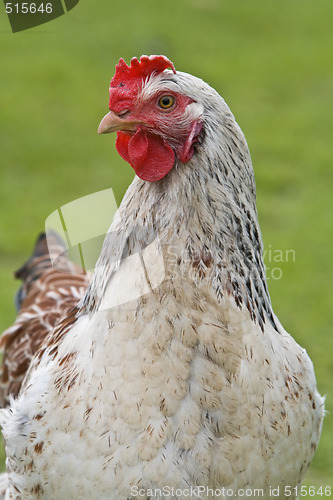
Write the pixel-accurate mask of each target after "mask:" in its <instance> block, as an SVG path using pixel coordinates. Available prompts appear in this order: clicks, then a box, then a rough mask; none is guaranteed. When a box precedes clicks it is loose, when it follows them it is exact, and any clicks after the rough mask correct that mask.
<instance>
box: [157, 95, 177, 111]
mask: <svg viewBox="0 0 333 500" xmlns="http://www.w3.org/2000/svg"><path fill="white" fill-rule="evenodd" d="M174 103H175V99H174V97H172V95H164V96H163V97H161V99H159V101H158V105H159V106H160V107H161V108H163V109H169V108H171V106H173V105H174Z"/></svg>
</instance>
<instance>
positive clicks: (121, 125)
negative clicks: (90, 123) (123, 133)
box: [98, 111, 137, 134]
mask: <svg viewBox="0 0 333 500" xmlns="http://www.w3.org/2000/svg"><path fill="white" fill-rule="evenodd" d="M136 125H137V122H136V121H133V120H126V119H125V118H121V117H119V116H118V115H116V113H114V112H113V111H110V112H109V113H107V114H106V115H105V116H104V118H102V121H101V123H100V124H99V127H98V133H99V134H110V133H111V132H116V131H117V130H132V131H134V130H136Z"/></svg>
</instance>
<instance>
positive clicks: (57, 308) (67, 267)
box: [0, 232, 89, 407]
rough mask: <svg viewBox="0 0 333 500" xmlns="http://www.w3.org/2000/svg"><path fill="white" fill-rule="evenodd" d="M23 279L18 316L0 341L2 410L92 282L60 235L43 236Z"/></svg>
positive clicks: (19, 274)
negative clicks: (45, 342) (68, 254)
mask: <svg viewBox="0 0 333 500" xmlns="http://www.w3.org/2000/svg"><path fill="white" fill-rule="evenodd" d="M15 277H16V278H20V279H22V280H23V284H22V286H21V288H20V289H19V292H18V293H17V295H16V300H15V302H16V306H17V309H18V317H17V319H16V321H15V323H14V325H13V326H12V327H10V328H8V329H7V330H6V331H5V332H4V333H3V334H2V336H1V338H0V348H1V349H2V351H3V357H2V365H1V371H0V407H5V406H7V405H8V403H9V397H10V395H11V396H17V394H18V392H19V389H20V387H21V383H22V380H23V378H24V376H25V373H26V371H27V369H28V367H29V364H30V361H31V359H32V356H33V355H34V354H35V352H36V351H37V350H38V349H39V347H40V346H41V344H42V342H43V340H44V339H45V337H46V335H47V334H48V333H49V332H50V331H51V330H52V329H53V327H54V326H55V325H56V324H57V323H58V322H59V321H60V320H61V318H62V317H63V316H65V315H67V314H68V313H70V311H71V310H72V309H73V308H74V307H75V306H76V304H77V303H78V301H79V299H80V298H81V297H82V296H83V294H84V292H85V291H86V289H87V286H88V283H89V276H88V274H86V273H84V272H83V271H82V269H79V268H78V266H76V265H75V264H74V263H73V262H71V261H70V260H69V259H68V258H67V257H66V253H65V245H64V242H63V241H62V240H61V238H59V236H58V235H57V234H56V233H52V232H49V233H48V237H46V234H45V233H42V234H40V235H39V237H38V239H37V242H36V244H35V248H34V251H33V254H32V256H31V257H30V259H29V260H28V261H27V262H26V263H25V264H24V265H23V266H22V267H21V268H20V269H18V270H17V271H16V272H15Z"/></svg>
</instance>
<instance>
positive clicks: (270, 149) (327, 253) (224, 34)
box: [0, 0, 333, 498]
mask: <svg viewBox="0 0 333 500" xmlns="http://www.w3.org/2000/svg"><path fill="white" fill-rule="evenodd" d="M332 20H333V2H332V0H316V1H313V0H280V1H278V2H277V1H275V2H268V1H266V0H220V1H219V0H168V2H157V1H156V0H142V1H139V2H133V1H132V2H131V1H126V2H125V1H121V0H113V1H111V0H98V2H83V1H82V2H80V3H79V4H78V6H77V7H75V8H74V9H73V10H72V11H71V12H69V13H68V14H66V15H65V16H62V17H60V18H58V19H56V20H54V21H52V22H51V23H49V24H46V25H43V26H40V27H38V28H34V29H31V30H28V31H25V32H21V33H16V34H12V33H11V31H10V26H9V22H8V20H7V18H6V15H5V12H4V7H3V4H2V3H1V6H0V141H1V143H0V156H1V159H0V168H1V181H0V204H1V205H0V209H1V212H0V280H1V288H0V330H3V329H5V328H6V327H7V326H9V325H10V324H11V322H12V321H13V319H14V317H15V311H14V307H13V301H12V297H13V294H14V292H15V290H16V288H17V283H15V282H14V281H13V278H12V271H13V270H14V269H15V268H17V267H18V266H19V265H20V264H21V263H22V262H23V261H24V260H25V259H26V257H27V255H28V254H29V253H30V250H31V247H32V244H33V242H34V240H35V237H36V235H37V233H38V232H39V231H40V230H42V229H43V227H44V222H45V219H46V217H47V216H48V215H49V214H50V213H51V212H53V211H54V210H55V209H57V208H58V207H60V206H61V205H63V204H65V203H68V202H70V201H72V200H74V199H76V198H79V197H81V196H84V195H87V194H89V193H93V192H95V191H99V190H102V189H105V188H109V187H112V188H113V189H114V192H115V194H116V198H117V201H118V203H119V202H120V200H121V198H122V196H123V194H124V192H125V190H126V188H127V186H128V185H129V183H130V181H131V179H132V178H133V171H132V169H131V168H130V166H129V165H127V163H125V162H124V161H122V160H121V159H120V158H119V157H118V155H117V154H116V152H115V149H114V137H112V136H103V137H100V136H98V135H97V133H96V130H97V126H98V123H99V120H100V118H101V117H102V116H103V115H104V114H105V113H106V111H107V101H108V84H109V79H110V77H111V76H112V74H113V72H114V66H115V64H116V62H117V61H118V59H119V57H124V58H125V60H127V62H129V60H130V58H131V57H132V56H140V55H141V54H154V53H164V54H166V55H167V56H168V57H169V58H170V59H171V60H172V61H173V62H174V64H175V66H176V68H178V69H179V70H182V71H187V72H189V73H192V74H195V75H196V76H199V77H201V78H203V79H204V80H206V81H207V82H208V83H210V84H211V85H212V86H213V87H215V88H216V89H217V90H218V91H219V92H220V93H221V95H223V97H224V98H225V99H226V101H227V103H228V104H229V106H230V107H231V109H232V111H233V112H234V114H235V116H236V118H237V120H238V122H239V123H240V125H241V127H242V129H243V130H244V132H245V135H246V137H247V140H248V143H249V146H250V150H251V153H252V158H253V164H254V169H255V174H256V180H257V192H258V211H259V218H260V223H261V229H262V233H263V238H264V243H265V247H266V249H267V250H269V249H270V250H271V251H272V252H273V251H274V252H275V251H276V250H279V251H281V252H285V251H286V250H289V249H292V250H294V252H295V260H294V259H289V260H288V262H286V261H285V262H282V263H280V262H278V263H277V262H274V261H273V262H267V259H266V263H267V266H268V267H270V268H275V267H279V268H281V270H282V277H281V279H273V276H272V275H271V274H270V272H269V273H268V274H269V278H270V279H269V287H270V292H271V296H272V301H273V306H274V309H275V312H276V313H277V314H278V316H279V318H280V320H281V322H282V324H283V325H284V326H285V328H286V329H287V330H288V331H290V332H291V333H292V334H293V336H294V337H295V339H296V340H297V341H298V342H299V343H300V344H301V345H302V346H304V347H305V348H306V349H307V351H308V353H309V354H310V356H311V358H312V360H313V362H314V366H315V370H316V375H317V379H318V387H319V390H320V392H321V393H322V394H327V410H328V414H327V416H326V419H325V423H324V429H323V434H322V439H321V442H320V445H319V448H318V451H317V453H316V456H315V459H314V461H313V463H312V465H311V468H310V470H309V473H308V475H307V479H306V484H307V485H315V486H320V485H323V486H326V485H331V484H332V477H333V422H332V411H333V403H332V401H333V395H332V392H333V391H332V389H333V356H332V353H333V336H332V324H333V317H332V303H333V274H332V243H333V237H332V225H333V224H332V192H333V172H332V149H333V148H332V136H333V118H332V111H333V105H332V104H333V102H332V101H333V100H332V95H333V29H332ZM276 255H277V254H276V253H274V256H276ZM284 260H286V259H284ZM317 497H318V498H319V497H320V495H317Z"/></svg>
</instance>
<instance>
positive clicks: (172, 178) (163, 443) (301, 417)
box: [1, 69, 323, 500]
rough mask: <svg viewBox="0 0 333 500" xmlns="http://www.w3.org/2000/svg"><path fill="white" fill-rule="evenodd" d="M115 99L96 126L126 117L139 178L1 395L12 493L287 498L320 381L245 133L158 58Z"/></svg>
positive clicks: (312, 423) (121, 123)
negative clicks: (68, 306) (14, 394)
mask: <svg viewBox="0 0 333 500" xmlns="http://www.w3.org/2000/svg"><path fill="white" fill-rule="evenodd" d="M120 83H123V82H120ZM125 86H126V85H125ZM119 87H121V88H122V87H124V84H123V85H122V86H120V85H119ZM170 95H171V96H173V97H174V98H175V101H176V106H177V105H178V103H180V107H181V114H179V115H178V117H177V121H176V122H173V118H172V113H173V111H169V112H166V113H164V111H162V112H161V113H162V114H161V115H158V120H157V121H156V116H157V114H156V113H157V111H156V109H155V110H152V111H151V114H150V113H149V105H155V104H154V103H156V102H158V103H159V102H160V99H161V96H162V97H163V96H164V97H165V96H170ZM111 96H112V91H111ZM123 100H124V99H123V98H122V100H121V99H119V100H117V99H113V101H112V106H111V100H110V107H111V111H110V113H111V115H110V114H109V115H108V118H105V119H104V122H102V129H103V130H102V131H106V130H107V131H109V130H121V132H120V134H124V133H125V134H127V136H126V137H125V136H123V135H119V133H118V139H117V143H118V144H117V148H118V150H120V152H121V154H122V156H123V157H125V158H126V159H127V160H128V161H130V162H131V164H132V166H133V168H135V170H136V172H137V174H138V175H140V176H141V177H142V178H139V177H136V178H135V179H134V181H133V183H132V184H131V186H130V187H129V189H128V191H127V193H126V195H125V197H124V199H123V201H122V203H121V206H120V208H119V210H118V212H117V215H116V217H115V220H114V222H113V224H112V225H111V228H110V231H109V233H108V235H107V238H106V240H105V243H104V246H103V249H102V253H101V256H100V258H99V261H98V263H97V266H96V270H95V274H94V276H93V278H92V281H91V284H90V286H89V288H88V290H87V292H86V295H85V297H84V298H83V300H82V301H81V303H80V305H79V307H78V309H77V311H76V315H75V317H74V318H73V317H72V318H71V321H69V322H68V327H66V325H65V324H62V326H61V327H58V329H56V330H55V331H54V333H53V335H52V336H50V337H49V338H48V341H47V342H46V343H44V345H43V346H42V348H41V349H40V350H39V352H38V353H37V355H36V356H35V358H34V359H33V361H32V363H31V366H30V369H29V372H28V375H27V377H26V379H25V382H24V386H23V389H22V391H21V393H20V396H19V398H18V399H16V400H15V401H13V402H12V405H11V407H10V409H9V410H3V412H2V415H1V423H2V426H3V432H4V436H5V440H6V451H7V468H8V473H9V486H8V490H7V497H6V498H16V499H19V498H21V499H25V498H35V499H37V498H41V499H51V498H52V499H54V500H56V499H63V498H68V499H77V498H81V499H117V500H127V499H134V498H136V497H138V495H139V498H142V499H146V500H148V499H150V500H153V499H157V498H161V499H167V498H178V499H181V498H188V497H189V496H190V495H189V493H190V494H191V496H192V497H193V498H201V499H208V498H214V497H216V496H218V493H219V490H221V489H223V488H224V490H223V493H224V495H220V498H221V497H222V498H223V496H224V497H226V498H227V497H230V496H233V498H241V497H242V496H243V494H242V492H244V490H245V489H248V490H251V491H252V492H254V491H255V490H258V489H259V490H260V491H262V494H260V496H261V497H262V498H265V499H268V498H270V496H271V493H270V492H271V488H279V496H278V498H286V497H287V495H286V490H285V487H286V486H288V487H290V488H291V489H292V488H294V487H295V486H297V485H299V484H300V482H301V480H302V477H303V476H304V473H305V471H306V469H307V467H308V465H309V463H310V461H311V458H312V456H313V453H314V451H315V448H316V446H317V443H318V440H319V436H320V429H321V424H322V418H323V399H322V398H321V397H320V395H319V394H318V392H317V389H316V381H315V376H314V372H313V367H312V363H311V361H310V359H309V357H308V356H307V354H306V352H305V350H304V349H302V348H301V347H300V346H299V345H298V344H297V343H296V342H295V341H294V340H293V338H292V337H291V336H290V335H289V334H288V333H287V332H286V331H285V330H284V329H283V327H282V326H281V325H280V323H279V321H278V319H277V318H276V316H275V315H274V313H273V311H272V306H271V301H270V297H269V294H268V290H267V284H266V278H265V272H264V264H263V260H262V243H261V237H260V230H259V226H258V221H257V214H256V202H255V182H254V176H253V170H252V165H251V159H250V154H249V151H248V148H247V144H246V141H245V138H244V136H243V134H242V132H241V130H240V128H239V127H238V125H237V123H236V122H235V120H234V117H233V115H232V114H231V112H230V110H229V108H228V107H227V105H226V104H225V102H224V100H223V99H222V98H221V97H220V96H219V95H218V94H217V93H216V92H215V91H214V90H213V89H211V88H210V87H209V86H208V85H207V84H205V83H204V82H202V81H201V80H199V79H197V78H195V77H193V76H191V75H187V74H185V73H179V72H177V73H176V74H175V73H174V72H171V71H167V70H165V69H163V70H159V71H155V72H154V71H152V72H151V75H149V77H148V78H144V79H143V81H142V84H141V86H140V87H138V89H137V91H136V94H135V95H134V96H133V98H132V101H129V100H127V101H126V103H125V105H124V103H123V102H122V101H123ZM115 103H116V104H115ZM119 103H120V104H119ZM133 103H134V104H133ZM116 105H117V106H118V107H116ZM137 105H138V107H136V106H137ZM131 106H133V107H131ZM145 106H146V107H145ZM112 107H113V108H114V109H112ZM142 110H144V113H146V115H147V118H146V119H145V114H144V113H143V112H142ZM175 111H177V110H175ZM163 113H164V114H163ZM180 116H181V117H182V123H180ZM161 123H164V125H165V126H162V125H161ZM151 134H152V135H153V137H152V136H151ZM119 137H120V139H119ZM177 137H178V140H177ZM131 141H132V142H131ZM152 145H153V146H152ZM168 147H170V148H171V150H172V154H173V155H174V156H173V160H172V161H173V164H172V168H171V169H169V170H168V168H169V166H170V161H171V160H170V158H171V157H172V154H171V153H170V151H169V149H168ZM147 151H148V152H149V151H153V153H154V155H155V156H154V158H153V160H151V158H150V159H149V160H147V164H148V166H147V167H146V166H145V165H146V164H145V161H144V159H145V155H147ZM163 151H164V152H165V154H166V156H167V160H166V161H165V164H164V166H163V168H161V169H160V170H158V173H157V174H156V168H157V167H156V164H158V163H159V161H160V156H161V154H162V153H161V152H163ZM155 167H156V168H155ZM166 171H167V172H166ZM161 175H162V177H160V176H161ZM156 176H157V177H156ZM152 177H153V178H152ZM145 178H147V180H145ZM152 180H155V181H156V182H150V181H152ZM291 491H292V495H291V496H288V498H293V497H295V496H296V494H294V493H295V490H293V489H292V490H291ZM293 494H294V496H293ZM253 495H255V493H253Z"/></svg>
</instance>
